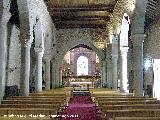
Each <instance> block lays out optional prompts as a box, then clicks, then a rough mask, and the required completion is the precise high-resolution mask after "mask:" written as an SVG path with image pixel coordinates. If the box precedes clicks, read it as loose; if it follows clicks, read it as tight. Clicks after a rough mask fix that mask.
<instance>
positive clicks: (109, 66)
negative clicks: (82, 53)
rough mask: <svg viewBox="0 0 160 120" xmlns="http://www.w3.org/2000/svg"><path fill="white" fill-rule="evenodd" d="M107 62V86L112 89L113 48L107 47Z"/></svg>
mask: <svg viewBox="0 0 160 120" xmlns="http://www.w3.org/2000/svg"><path fill="white" fill-rule="evenodd" d="M106 52H107V53H106V61H107V84H108V87H109V88H111V87H112V61H111V46H110V45H108V46H107V51H106Z"/></svg>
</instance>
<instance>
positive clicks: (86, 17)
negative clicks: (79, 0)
mask: <svg viewBox="0 0 160 120" xmlns="http://www.w3.org/2000/svg"><path fill="white" fill-rule="evenodd" d="M52 19H53V21H54V22H55V21H70V20H72V21H92V20H94V21H97V20H105V21H109V19H110V18H109V17H108V16H101V17H100V16H96V17H95V16H90V17H89V16H83V17H82V16H81V17H79V16H76V17H74V16H72V17H71V16H69V17H61V16H53V17H52Z"/></svg>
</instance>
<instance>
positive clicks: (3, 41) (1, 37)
mask: <svg viewBox="0 0 160 120" xmlns="http://www.w3.org/2000/svg"><path fill="white" fill-rule="evenodd" d="M10 16H11V15H10V13H9V11H8V9H7V8H4V9H3V12H2V18H1V19H0V99H1V98H2V97H3V96H4V90H5V79H6V54H7V23H8V21H9V19H10Z"/></svg>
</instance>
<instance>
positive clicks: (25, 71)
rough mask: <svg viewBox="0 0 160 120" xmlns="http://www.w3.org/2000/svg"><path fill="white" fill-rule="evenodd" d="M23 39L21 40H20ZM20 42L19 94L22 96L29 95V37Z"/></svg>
mask: <svg viewBox="0 0 160 120" xmlns="http://www.w3.org/2000/svg"><path fill="white" fill-rule="evenodd" d="M22 41H23V40H22ZM24 41H27V42H25V43H22V44H21V82H20V94H21V95H22V96H29V77H30V48H31V44H30V42H29V39H28V40H27V39H26V40H24Z"/></svg>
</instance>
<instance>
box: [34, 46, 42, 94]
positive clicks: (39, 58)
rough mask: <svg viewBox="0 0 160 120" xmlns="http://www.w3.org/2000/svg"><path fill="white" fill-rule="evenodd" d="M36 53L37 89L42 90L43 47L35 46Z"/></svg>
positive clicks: (37, 90)
mask: <svg viewBox="0 0 160 120" xmlns="http://www.w3.org/2000/svg"><path fill="white" fill-rule="evenodd" d="M34 49H35V53H36V80H35V91H36V92H42V57H43V48H34Z"/></svg>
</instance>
